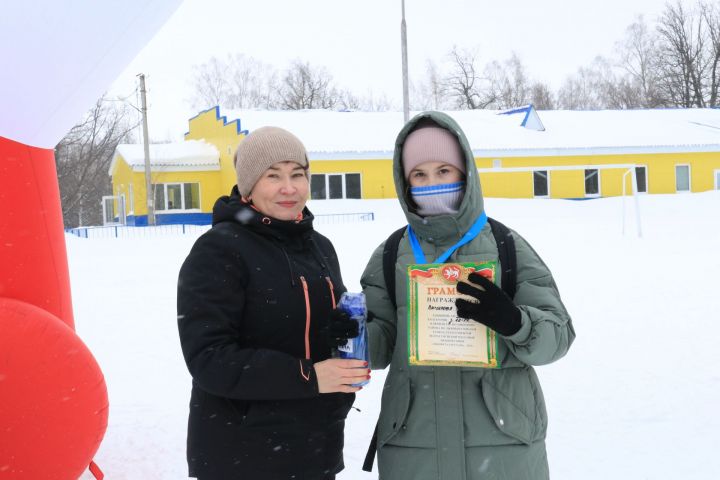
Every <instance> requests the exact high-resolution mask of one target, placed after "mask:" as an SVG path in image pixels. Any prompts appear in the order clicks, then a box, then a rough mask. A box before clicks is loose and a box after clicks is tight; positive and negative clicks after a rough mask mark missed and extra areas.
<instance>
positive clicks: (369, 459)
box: [362, 226, 407, 472]
mask: <svg viewBox="0 0 720 480" xmlns="http://www.w3.org/2000/svg"><path fill="white" fill-rule="evenodd" d="M406 229H407V226H404V227H402V228H398V229H397V230H395V231H394V232H393V233H391V234H390V236H389V237H388V238H387V240H385V248H383V277H384V278H385V291H386V292H387V294H388V297H390V301H391V302H392V304H393V307H395V309H397V302H396V301H395V263H396V262H397V252H398V248H399V247H400V240H402V237H403V235H405V230H406ZM377 439H378V424H377V423H375V431H374V432H373V435H372V439H371V440H370V445H369V446H368V451H367V454H366V455H365V461H364V462H363V466H362V469H363V470H364V471H366V472H372V467H373V463H374V462H375V453H376V452H377Z"/></svg>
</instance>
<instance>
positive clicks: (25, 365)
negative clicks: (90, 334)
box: [0, 298, 108, 480]
mask: <svg viewBox="0 0 720 480" xmlns="http://www.w3.org/2000/svg"><path fill="white" fill-rule="evenodd" d="M0 332H2V335H0V392H2V393H1V394H0V419H2V422H1V424H0V425H1V426H0V428H1V429H2V437H3V442H2V445H1V446H0V450H1V451H0V478H12V479H16V478H18V479H33V480H54V479H56V480H70V479H75V478H78V477H79V476H80V475H81V474H82V472H83V471H84V470H85V469H86V468H87V466H88V463H89V462H88V459H90V458H92V456H93V455H94V454H95V452H96V451H97V449H98V447H99V445H100V441H101V440H102V437H103V434H104V433H105V428H106V426H107V415H108V399H107V390H106V388H105V381H104V379H103V375H102V372H101V371H100V367H98V365H97V363H96V362H95V359H94V358H93V356H92V354H91V353H90V351H89V350H88V349H87V348H86V347H85V345H84V344H83V343H82V341H81V340H80V338H78V336H77V335H75V333H74V332H73V330H72V329H71V328H70V327H68V326H67V325H65V323H63V322H62V321H61V320H60V319H58V318H57V317H55V316H53V315H51V314H50V313H48V312H47V311H45V310H43V309H40V308H38V307H35V306H33V305H30V304H28V303H25V302H21V301H18V300H13V299H8V298H0ZM20 339H22V341H19V340H20Z"/></svg>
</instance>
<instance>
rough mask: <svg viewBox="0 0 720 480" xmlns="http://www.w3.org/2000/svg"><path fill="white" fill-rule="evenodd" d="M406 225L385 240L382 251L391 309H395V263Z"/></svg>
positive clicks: (386, 287)
mask: <svg viewBox="0 0 720 480" xmlns="http://www.w3.org/2000/svg"><path fill="white" fill-rule="evenodd" d="M406 229H407V225H405V226H404V227H402V228H398V229H397V230H395V231H394V232H393V233H391V234H390V236H389V237H388V238H387V240H385V248H384V249H383V277H385V290H386V291H387V293H388V296H389V297H390V301H391V302H392V304H393V307H395V308H396V309H397V302H396V301H395V263H396V262H397V252H398V248H399V247H400V240H402V237H403V235H405V230H406Z"/></svg>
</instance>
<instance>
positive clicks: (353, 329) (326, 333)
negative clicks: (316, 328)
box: [320, 308, 360, 347]
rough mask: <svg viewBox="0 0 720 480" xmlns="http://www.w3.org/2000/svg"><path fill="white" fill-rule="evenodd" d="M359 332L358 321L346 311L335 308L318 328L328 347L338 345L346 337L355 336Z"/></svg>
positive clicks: (343, 341)
mask: <svg viewBox="0 0 720 480" xmlns="http://www.w3.org/2000/svg"><path fill="white" fill-rule="evenodd" d="M359 333H360V332H359V330H358V323H357V322H356V321H355V320H353V319H352V318H350V316H349V315H348V314H347V313H346V312H343V311H342V310H339V309H337V308H336V309H335V310H333V311H332V312H331V313H330V318H329V319H328V320H327V322H326V323H325V324H324V325H322V326H321V328H320V334H321V335H322V336H323V337H324V338H325V341H326V342H327V344H328V346H330V347H339V346H340V345H343V344H344V343H345V342H347V340H348V338H355V337H357V336H358V334H359Z"/></svg>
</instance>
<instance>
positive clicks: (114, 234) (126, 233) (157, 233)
mask: <svg viewBox="0 0 720 480" xmlns="http://www.w3.org/2000/svg"><path fill="white" fill-rule="evenodd" d="M373 220H375V214H374V213H373V212H366V213H332V214H321V215H315V222H314V223H315V224H322V225H333V224H340V223H357V222H372V221H373ZM209 229H210V225H185V224H180V225H155V226H151V227H129V226H126V225H105V226H103V227H78V228H66V229H65V232H67V233H69V234H72V235H75V236H77V237H80V238H153V237H166V236H167V237H170V236H177V235H200V234H202V233H204V232H206V231H207V230H209Z"/></svg>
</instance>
